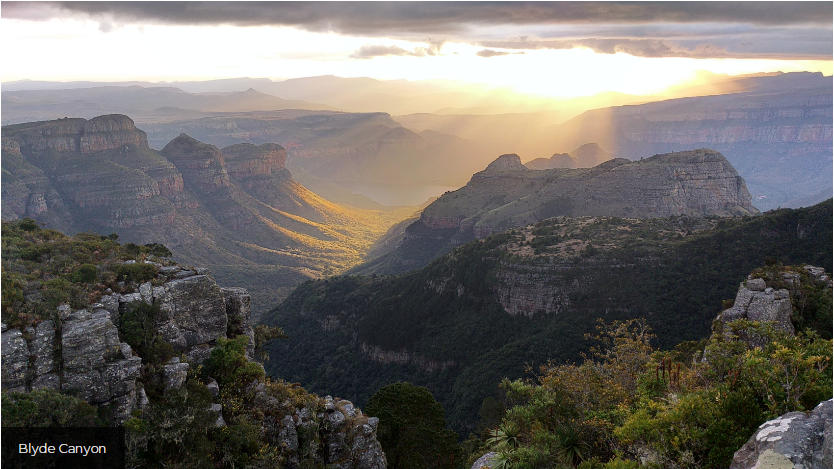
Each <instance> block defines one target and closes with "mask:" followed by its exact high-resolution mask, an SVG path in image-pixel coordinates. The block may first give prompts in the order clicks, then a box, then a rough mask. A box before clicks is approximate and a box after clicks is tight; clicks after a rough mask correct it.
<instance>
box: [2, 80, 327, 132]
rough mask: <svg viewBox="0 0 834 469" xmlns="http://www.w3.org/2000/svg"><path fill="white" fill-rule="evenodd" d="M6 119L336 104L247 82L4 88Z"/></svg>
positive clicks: (147, 117)
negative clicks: (191, 86) (218, 87)
mask: <svg viewBox="0 0 834 469" xmlns="http://www.w3.org/2000/svg"><path fill="white" fill-rule="evenodd" d="M2 104H3V125H7V124H16V123H21V122H31V121H37V120H50V119H54V118H56V117H58V116H72V117H82V118H92V117H94V116H99V115H103V114H111V113H118V114H130V115H131V116H134V118H135V119H137V121H138V122H143V123H144V122H148V121H159V120H162V121H167V120H171V119H174V118H178V119H182V118H189V117H195V116H200V115H203V113H218V112H241V111H275V110H281V109H305V110H330V111H332V110H337V108H335V107H332V106H329V105H326V104H319V103H311V102H307V101H303V100H288V99H282V98H279V97H277V96H273V95H269V94H266V93H262V92H260V91H256V90H255V89H253V88H248V89H246V90H244V91H237V92H226V93H189V92H186V91H183V90H182V89H179V88H174V87H144V86H139V85H131V86H101V87H95V88H76V89H53V90H22V91H3V93H2Z"/></svg>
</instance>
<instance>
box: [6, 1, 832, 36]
mask: <svg viewBox="0 0 834 469" xmlns="http://www.w3.org/2000/svg"><path fill="white" fill-rule="evenodd" d="M833 11H834V9H832V3H831V2H3V9H2V16H3V18H16V19H26V20H47V19H50V18H55V17H65V16H67V15H68V14H75V15H82V16H88V17H94V18H95V17H99V16H102V15H112V16H113V17H114V18H116V19H117V20H119V21H120V22H130V21H132V22H152V23H164V24H187V25H221V24H224V25H235V26H269V25H272V26H295V27H299V28H303V29H307V30H311V31H324V30H328V31H336V32H341V33H345V34H356V35H363V34H373V33H392V32H397V31H401V32H407V33H423V34H436V33H438V32H440V33H442V32H449V33H453V32H460V31H464V30H465V29H466V27H467V26H470V25H508V24H509V25H526V24H553V25H558V24H592V23H637V24H640V23H655V22H671V23H701V22H713V23H714V22H717V23H750V24H757V25H805V24H817V25H819V24H823V25H831V24H832V12H833Z"/></svg>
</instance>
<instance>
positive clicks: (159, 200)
mask: <svg viewBox="0 0 834 469" xmlns="http://www.w3.org/2000/svg"><path fill="white" fill-rule="evenodd" d="M320 117H321V116H320ZM354 117H356V116H354ZM366 117H367V116H366ZM388 121H390V118H389V119H388ZM211 122H212V123H214V124H216V125H223V126H225V123H223V122H220V123H218V122H217V121H214V120H212V121H211ZM325 124H326V122H325ZM388 130H390V129H389V128H388V127H384V129H382V130H380V132H381V133H382V134H384V133H386V132H387V131H388ZM377 136H379V135H377ZM267 137H268V135H266V134H265V135H264V138H267ZM224 152H225V153H224ZM286 158H287V154H286V150H285V149H284V148H283V147H282V146H280V145H276V144H272V143H264V144H262V145H260V146H255V145H251V144H238V145H232V146H229V147H226V148H225V149H224V151H221V150H219V149H218V148H217V147H215V146H213V145H208V144H205V143H202V142H200V141H198V140H196V139H194V138H191V137H190V136H188V135H186V134H180V135H179V136H177V137H175V138H174V139H172V140H171V141H170V142H168V143H167V145H165V148H164V150H162V151H161V152H160V151H155V150H153V149H151V148H149V147H148V142H147V138H146V135H145V133H144V132H143V131H141V130H138V129H136V127H135V126H134V125H133V122H132V121H131V120H130V118H128V117H127V116H121V115H109V116H101V117H97V118H95V119H91V120H89V121H86V120H84V119H59V120H54V121H47V122H36V123H30V124H19V125H11V126H5V127H3V135H2V170H3V177H2V197H3V204H2V218H3V220H5V221H11V220H16V219H21V218H26V217H29V218H32V219H34V220H35V221H37V222H38V223H41V224H43V225H44V226H45V227H47V228H55V229H58V230H60V231H63V232H67V233H77V232H82V231H85V232H86V231H90V232H96V233H99V234H105V235H107V234H110V233H116V234H118V235H119V236H120V239H121V240H122V241H124V242H131V243H135V244H147V243H161V244H164V245H165V246H168V247H170V248H172V249H173V250H174V252H176V253H177V256H178V260H181V261H183V262H188V263H193V264H201V265H211V266H212V267H213V268H214V271H215V272H216V273H217V274H218V275H219V276H223V275H224V274H226V275H234V274H230V273H228V272H230V271H234V270H235V269H238V268H241V266H243V265H251V264H252V263H254V264H258V265H260V266H262V268H260V269H258V271H259V272H258V273H259V274H260V275H262V276H271V280H270V281H269V282H267V281H265V280H264V279H263V278H262V279H259V280H253V281H252V282H251V283H249V284H247V285H245V286H247V287H250V289H252V288H253V287H254V288H257V287H258V286H260V287H261V288H262V290H261V291H256V290H254V289H252V290H251V291H252V292H253V293H254V294H255V295H259V294H263V295H264V296H269V297H270V298H272V299H274V298H275V296H274V295H275V290H276V288H277V289H278V290H279V291H282V292H283V293H282V294H285V293H286V292H287V291H288V289H289V288H291V287H293V286H295V285H297V284H298V283H300V282H301V281H303V280H304V279H307V278H310V277H315V276H318V275H321V274H323V273H324V272H328V273H332V272H335V271H338V270H341V269H344V268H346V267H350V266H352V265H353V264H356V263H358V262H359V260H360V258H361V255H362V253H363V252H364V251H366V250H367V249H368V248H369V247H370V245H371V244H372V243H373V241H374V240H375V239H376V238H377V237H379V236H380V235H381V234H383V233H384V232H385V228H386V227H387V226H390V224H393V223H395V222H396V221H398V220H399V215H398V214H393V213H383V212H378V211H375V212H368V211H365V210H361V209H353V208H348V207H343V206H339V205H336V204H333V203H331V202H329V201H327V200H324V199H322V198H321V197H319V196H317V195H316V194H314V193H312V192H310V191H309V190H307V189H306V188H305V187H304V186H302V185H301V184H299V183H298V182H296V181H294V180H293V177H292V174H290V172H289V170H288V169H287V168H286V167H285V164H286ZM214 266H218V267H214ZM286 274H288V275H286ZM275 277H280V278H279V279H278V280H277V281H278V283H279V284H278V285H275V284H274V283H273V280H275ZM267 284H268V285H269V287H267V286H266V285H267ZM263 305H264V307H266V304H265V303H263Z"/></svg>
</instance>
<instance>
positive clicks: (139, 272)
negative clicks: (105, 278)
mask: <svg viewBox="0 0 834 469" xmlns="http://www.w3.org/2000/svg"><path fill="white" fill-rule="evenodd" d="M134 246H135V245H134ZM157 273H158V270H157V268H156V266H155V265H153V264H145V263H138V262H137V263H136V264H122V265H120V266H118V267H116V276H117V277H116V279H117V280H118V281H125V282H136V283H142V282H147V281H148V280H151V279H153V278H154V277H156V275H157Z"/></svg>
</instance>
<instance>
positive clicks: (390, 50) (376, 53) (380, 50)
mask: <svg viewBox="0 0 834 469" xmlns="http://www.w3.org/2000/svg"><path fill="white" fill-rule="evenodd" d="M389 55H410V56H412V57H425V56H426V55H428V50H427V49H426V48H425V47H416V48H414V51H407V50H405V49H403V48H402V47H397V46H383V45H381V44H367V45H364V46H362V47H360V48H359V49H358V50H357V51H356V52H354V53H353V54H352V55H350V56H349V57H350V58H352V59H370V58H373V57H384V56H389ZM432 55H434V54H432Z"/></svg>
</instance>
